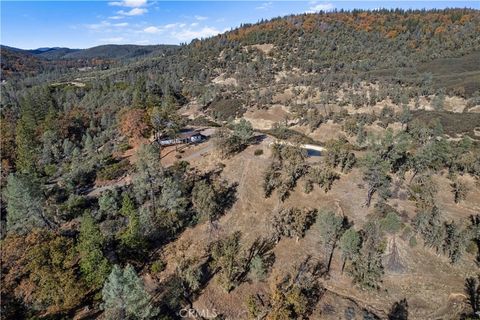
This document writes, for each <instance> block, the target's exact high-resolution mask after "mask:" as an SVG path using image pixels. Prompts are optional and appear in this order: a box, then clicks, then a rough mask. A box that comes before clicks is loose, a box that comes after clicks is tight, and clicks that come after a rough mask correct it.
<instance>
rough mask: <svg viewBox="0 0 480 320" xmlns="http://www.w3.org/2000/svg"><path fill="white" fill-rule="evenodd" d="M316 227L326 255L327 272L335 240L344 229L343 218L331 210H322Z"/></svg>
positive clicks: (335, 243) (336, 240)
mask: <svg viewBox="0 0 480 320" xmlns="http://www.w3.org/2000/svg"><path fill="white" fill-rule="evenodd" d="M318 227H319V230H320V237H321V238H322V243H323V248H324V252H325V254H326V256H327V257H328V263H327V272H329V271H330V267H331V264H332V259H333V253H334V251H335V248H336V246H337V242H338V240H339V239H340V237H341V236H342V233H343V231H344V218H342V217H339V216H337V215H335V213H333V212H331V211H327V212H324V213H322V214H320V215H319V217H318Z"/></svg>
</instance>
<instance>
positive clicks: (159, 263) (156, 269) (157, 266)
mask: <svg viewBox="0 0 480 320" xmlns="http://www.w3.org/2000/svg"><path fill="white" fill-rule="evenodd" d="M166 267H167V263H166V262H165V261H163V260H156V261H155V262H153V263H152V265H151V266H150V271H151V272H152V273H153V274H156V273H160V272H162V271H163V270H165V268H166Z"/></svg>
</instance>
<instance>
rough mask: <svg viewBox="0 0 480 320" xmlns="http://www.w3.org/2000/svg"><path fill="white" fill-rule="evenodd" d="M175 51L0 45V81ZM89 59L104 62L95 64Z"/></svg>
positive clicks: (157, 47) (165, 48) (134, 47)
mask: <svg viewBox="0 0 480 320" xmlns="http://www.w3.org/2000/svg"><path fill="white" fill-rule="evenodd" d="M176 48H179V46H176V45H148V46H141V45H130V44H127V45H115V44H109V45H101V46H96V47H92V48H87V49H71V48H62V47H42V48H37V49H30V50H28V49H20V48H15V47H9V46H4V45H0V51H1V52H0V53H1V60H2V79H6V78H9V77H11V76H14V75H16V74H20V73H23V72H26V73H28V74H36V73H38V72H39V71H41V70H44V69H45V68H47V67H54V66H55V65H57V64H58V65H62V66H68V67H75V66H76V64H78V63H81V64H82V65H81V66H85V65H90V64H94V65H98V64H99V63H106V62H108V63H109V64H110V63H112V62H115V61H117V60H124V59H132V58H138V57H146V56H150V55H157V54H162V53H164V52H166V51H170V50H175V49H176ZM93 60H104V61H95V63H93V62H94V61H93Z"/></svg>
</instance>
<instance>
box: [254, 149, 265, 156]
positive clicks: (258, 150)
mask: <svg viewBox="0 0 480 320" xmlns="http://www.w3.org/2000/svg"><path fill="white" fill-rule="evenodd" d="M253 154H254V155H256V156H261V155H262V154H263V149H257V150H255V152H254V153H253Z"/></svg>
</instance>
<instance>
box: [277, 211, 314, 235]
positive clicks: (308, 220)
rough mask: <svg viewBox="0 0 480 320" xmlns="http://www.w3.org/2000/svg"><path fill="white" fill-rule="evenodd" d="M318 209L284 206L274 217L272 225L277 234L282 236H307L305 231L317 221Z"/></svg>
mask: <svg viewBox="0 0 480 320" xmlns="http://www.w3.org/2000/svg"><path fill="white" fill-rule="evenodd" d="M316 216H317V211H316V210H309V209H299V208H282V209H280V210H279V211H277V212H276V213H275V214H274V216H273V219H272V227H273V229H274V232H275V235H276V236H277V237H278V239H280V237H282V236H285V237H289V238H293V237H296V239H297V241H298V239H299V238H303V237H304V236H305V232H306V231H307V230H308V229H309V228H310V226H311V225H312V224H313V223H314V222H315V218H316Z"/></svg>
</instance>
